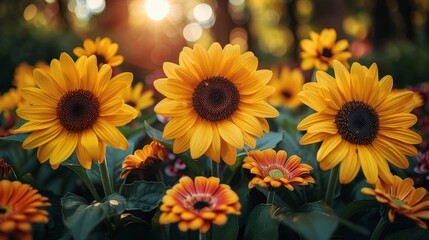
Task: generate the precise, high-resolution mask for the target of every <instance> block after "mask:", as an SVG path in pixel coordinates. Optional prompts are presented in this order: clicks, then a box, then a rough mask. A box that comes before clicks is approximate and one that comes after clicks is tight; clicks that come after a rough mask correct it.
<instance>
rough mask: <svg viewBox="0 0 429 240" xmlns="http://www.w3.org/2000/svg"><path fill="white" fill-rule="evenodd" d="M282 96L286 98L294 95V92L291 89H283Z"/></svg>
mask: <svg viewBox="0 0 429 240" xmlns="http://www.w3.org/2000/svg"><path fill="white" fill-rule="evenodd" d="M282 96H283V97H284V98H286V99H289V98H291V97H292V94H291V93H290V92H289V91H282Z"/></svg>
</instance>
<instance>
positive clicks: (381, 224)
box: [370, 217, 388, 240]
mask: <svg viewBox="0 0 429 240" xmlns="http://www.w3.org/2000/svg"><path fill="white" fill-rule="evenodd" d="M387 224H388V222H387V221H386V218H385V217H381V218H380V220H379V221H378V223H377V226H375V229H374V231H373V232H372V234H371V238H370V240H378V239H380V237H381V234H382V233H383V230H384V228H385V227H386V226H387Z"/></svg>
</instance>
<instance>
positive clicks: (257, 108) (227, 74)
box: [154, 43, 279, 165]
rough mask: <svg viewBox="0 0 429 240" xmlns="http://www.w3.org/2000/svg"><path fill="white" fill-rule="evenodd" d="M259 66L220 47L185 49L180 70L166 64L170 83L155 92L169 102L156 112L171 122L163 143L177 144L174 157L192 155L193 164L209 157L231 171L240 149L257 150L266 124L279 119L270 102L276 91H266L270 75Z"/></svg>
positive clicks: (252, 58)
mask: <svg viewBox="0 0 429 240" xmlns="http://www.w3.org/2000/svg"><path fill="white" fill-rule="evenodd" d="M257 66H258V60H257V58H256V57H255V56H254V55H253V53H251V52H246V53H244V54H241V53H240V47H239V46H237V45H234V46H233V45H226V46H225V48H223V49H222V48H221V46H220V45H219V43H213V44H212V45H211V46H210V48H209V49H208V50H206V49H204V48H203V47H202V46H201V45H199V44H195V46H194V48H193V49H191V48H188V47H185V48H184V49H183V51H182V52H181V53H180V56H179V65H176V64H173V63H164V72H165V74H166V75H167V78H162V79H158V80H156V81H155V82H154V86H155V88H156V89H157V90H158V91H159V92H160V93H161V94H163V95H165V96H166V98H165V99H163V100H162V101H160V102H159V103H158V104H157V105H156V106H155V109H154V110H155V112H156V113H158V114H160V115H161V116H163V117H171V118H172V119H171V121H169V122H168V123H167V125H166V126H165V128H164V133H163V137H164V138H165V139H174V145H173V152H174V153H182V152H185V151H186V150H188V149H190V153H191V157H192V158H194V159H195V158H199V157H200V156H202V155H203V154H205V155H207V156H208V157H210V158H211V159H212V160H213V161H215V162H220V159H221V158H222V160H223V161H225V162H226V163H227V164H228V165H232V164H233V163H234V162H235V160H236V156H237V153H236V149H237V148H244V144H247V145H248V146H250V147H251V148H254V147H255V146H256V137H263V132H268V131H269V125H268V122H267V120H266V119H265V118H273V117H277V116H278V115H279V113H278V111H277V110H276V109H275V108H274V107H272V106H271V105H269V104H268V103H267V102H266V99H267V98H268V97H269V96H271V94H273V93H274V91H275V89H274V87H272V86H266V85H267V83H268V82H269V81H270V79H271V76H272V73H271V71H269V70H257Z"/></svg>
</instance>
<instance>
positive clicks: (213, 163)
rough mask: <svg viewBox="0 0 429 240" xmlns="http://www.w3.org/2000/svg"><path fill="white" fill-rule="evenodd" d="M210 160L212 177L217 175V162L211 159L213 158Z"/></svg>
mask: <svg viewBox="0 0 429 240" xmlns="http://www.w3.org/2000/svg"><path fill="white" fill-rule="evenodd" d="M210 161H211V164H212V169H211V170H212V176H213V177H219V163H217V162H215V161H213V160H210Z"/></svg>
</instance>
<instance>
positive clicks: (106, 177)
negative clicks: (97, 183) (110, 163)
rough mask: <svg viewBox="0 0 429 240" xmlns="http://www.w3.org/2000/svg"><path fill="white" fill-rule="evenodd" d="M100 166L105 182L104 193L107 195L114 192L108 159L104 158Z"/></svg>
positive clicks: (103, 182) (102, 178)
mask: <svg viewBox="0 0 429 240" xmlns="http://www.w3.org/2000/svg"><path fill="white" fill-rule="evenodd" d="M99 166H100V175H101V182H102V184H103V189H104V194H105V195H106V197H107V196H109V195H111V194H112V193H113V187H112V181H110V176H109V169H108V168H107V160H106V159H104V161H103V162H102V163H100V164H99Z"/></svg>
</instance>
